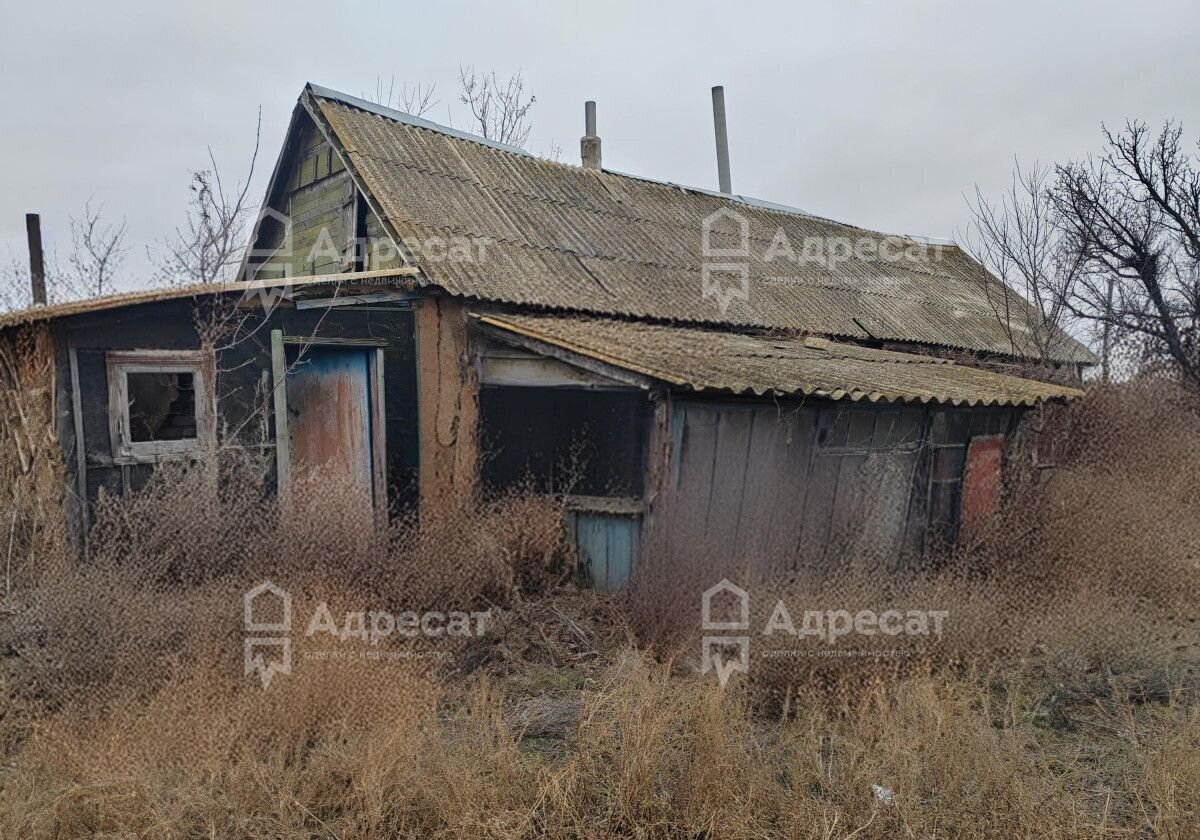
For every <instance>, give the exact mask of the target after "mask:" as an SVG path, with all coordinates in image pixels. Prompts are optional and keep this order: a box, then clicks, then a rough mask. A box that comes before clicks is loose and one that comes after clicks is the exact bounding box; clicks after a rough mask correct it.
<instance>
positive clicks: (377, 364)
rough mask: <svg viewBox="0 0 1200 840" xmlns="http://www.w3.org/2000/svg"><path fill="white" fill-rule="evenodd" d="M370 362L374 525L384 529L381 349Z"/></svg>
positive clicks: (384, 426)
mask: <svg viewBox="0 0 1200 840" xmlns="http://www.w3.org/2000/svg"><path fill="white" fill-rule="evenodd" d="M371 362H372V364H371V462H372V464H371V466H372V473H373V478H374V482H373V483H374V491H375V492H374V497H375V524H376V525H378V526H380V527H386V526H387V523H388V486H387V463H388V449H387V411H386V407H385V405H384V393H385V391H384V382H385V380H384V376H383V348H382V347H377V348H376V349H375V353H374V355H373V358H372V359H371Z"/></svg>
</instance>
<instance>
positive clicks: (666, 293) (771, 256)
mask: <svg viewBox="0 0 1200 840" xmlns="http://www.w3.org/2000/svg"><path fill="white" fill-rule="evenodd" d="M301 103H302V105H303V106H304V107H305V108H306V109H307V110H308V112H309V113H310V114H311V115H312V116H313V118H314V119H315V120H316V121H317V123H318V125H320V126H321V127H322V130H323V131H324V132H325V133H326V135H327V137H328V138H329V139H330V141H331V142H332V143H333V145H334V147H335V148H336V149H337V150H338V152H339V154H340V155H341V156H342V159H343V162H344V163H345V164H346V166H347V168H348V169H349V170H350V172H351V174H352V175H353V176H354V178H355V179H356V181H357V182H358V183H359V185H360V187H361V188H362V189H363V191H364V192H365V193H367V197H368V201H369V202H370V203H371V206H372V207H373V208H374V209H375V210H376V212H377V213H378V215H379V216H380V217H381V219H382V221H383V223H384V225H385V227H386V228H387V229H388V231H389V233H390V234H391V235H392V236H393V237H394V238H395V239H396V240H397V244H399V245H401V246H403V245H404V243H406V242H409V243H412V242H416V243H421V242H428V241H430V240H436V239H438V238H440V239H443V240H444V239H445V238H447V237H470V238H472V239H473V240H476V241H482V242H484V243H486V245H485V248H484V250H483V254H484V256H483V258H482V259H478V258H473V259H470V260H453V259H441V260H430V259H422V258H421V257H420V255H419V254H418V256H417V258H416V262H417V263H418V264H419V266H420V268H421V271H422V274H423V282H426V283H430V284H434V285H437V286H439V287H441V288H443V289H445V290H446V291H448V292H450V293H451V294H455V295H461V296H464V297H469V298H476V299H480V300H486V301H493V302H502V303H508V304H515V305H521V306H528V307H537V308H545V309H554V310H566V311H576V312H585V313H592V314H598V315H609V316H622V317H630V318H640V319H653V320H660V321H668V322H685V323H692V324H700V325H703V324H714V325H716V324H720V325H725V326H728V327H733V328H748V329H755V328H757V329H789V330H799V331H803V332H809V333H820V334H825V335H831V336H837V337H840V338H847V339H852V340H872V339H873V340H887V341H902V342H914V343H920V344H927V345H939V346H945V347H952V348H958V349H965V350H972V351H979V352H988V353H997V354H1002V355H1016V354H1017V353H1018V352H1019V351H1021V350H1022V349H1024V348H1022V347H1021V346H1020V345H1021V344H1024V345H1025V346H1026V347H1031V346H1032V344H1031V342H1029V341H1028V338H1027V332H1026V331H1024V330H1023V329H1022V325H1021V324H1020V323H1016V322H1014V323H1013V324H1012V327H1013V329H1012V331H1011V332H1013V333H1015V334H1016V335H1015V337H1014V336H1012V335H1010V330H1008V329H1006V328H1005V326H1004V325H1003V324H1002V323H1001V321H1000V319H999V318H998V317H997V315H996V311H997V310H996V304H997V303H998V302H999V301H1000V300H1001V299H1002V296H1003V295H1005V294H1009V295H1012V293H1010V292H1007V290H1006V289H1005V288H1004V287H1003V286H1002V284H1000V282H999V281H998V280H996V279H995V278H993V277H992V276H991V275H990V274H988V272H987V271H986V270H985V269H983V267H982V266H980V265H979V264H978V263H977V262H975V261H974V260H973V259H971V258H970V257H969V256H968V255H967V254H966V253H965V252H964V251H963V250H962V249H960V248H959V247H957V246H955V245H953V244H950V243H940V244H939V243H935V242H932V241H927V240H920V239H918V238H915V237H901V236H889V235H887V234H882V233H878V232H876V231H869V230H865V229H863V228H858V227H854V226H852V225H847V224H842V223H839V222H834V221H831V220H828V219H823V218H820V217H818V216H814V215H811V214H808V213H805V212H803V211H800V210H796V209H792V208H785V207H782V206H779V205H774V204H770V203H767V202H762V201H757V200H753V199H746V198H743V197H740V196H727V195H721V194H718V193H713V192H709V191H706V190H699V189H694V188H689V187H682V186H679V185H675V184H668V183H662V182H656V181H651V180H648V179H644V178H638V177H634V176H630V175H623V174H619V173H615V172H611V171H607V170H605V171H597V170H591V169H584V168H581V167H578V166H570V165H567V164H563V163H558V162H555V161H549V160H544V159H541V158H537V157H535V156H533V155H531V154H529V153H527V152H525V151H523V150H520V149H515V148H513V147H509V146H505V145H503V144H499V143H495V142H493V141H490V140H485V139H484V138H479V137H475V136H473V135H469V134H466V133H464V132H460V131H455V130H453V129H448V128H445V127H442V126H439V125H437V124H435V123H431V122H429V121H427V120H423V119H419V118H416V117H413V116H411V115H408V114H404V113H401V112H399V111H393V110H391V109H387V108H383V107H381V106H378V105H373V104H371V103H368V102H365V101H364V100H361V99H358V98H356V97H352V96H348V95H346V94H342V93H338V92H336V91H331V90H329V89H327V88H322V87H319V86H316V85H309V86H307V87H306V88H305V92H304V93H303V94H302V97H301ZM714 214H716V217H714ZM710 218H715V224H713V225H711V226H710V231H711V233H712V237H711V241H710V244H711V245H712V247H714V248H719V249H723V250H724V251H725V253H726V254H729V253H733V254H734V256H731V257H730V256H725V255H720V254H718V255H717V256H715V257H714V258H710V259H709V260H708V261H706V260H705V258H704V256H703V252H702V234H703V232H704V230H705V220H706V219H710ZM743 224H744V225H745V228H744V229H745V239H741V238H740V236H739V234H740V231H739V227H740V226H741V225H743ZM780 237H783V239H782V240H781V239H780ZM789 248H790V249H791V253H790V255H789V253H788V251H787V249H789ZM813 248H816V249H819V251H820V253H821V255H822V258H820V259H815V258H813V251H812V250H811V249H813ZM806 249H809V250H806ZM720 264H727V265H726V266H725V268H724V269H721V268H720V267H719V266H720ZM728 264H731V265H733V266H734V271H735V273H736V272H738V271H740V270H741V268H742V267H743V266H744V268H745V277H746V287H745V288H746V289H747V292H748V295H747V297H746V299H745V300H743V299H739V298H737V297H734V298H732V299H730V300H727V301H725V302H724V303H725V304H726V305H724V306H723V305H722V301H720V300H719V299H717V297H716V296H715V295H711V294H710V295H709V296H706V294H705V291H706V289H705V284H706V281H707V282H711V281H712V280H713V279H714V278H716V279H717V280H718V281H719V280H720V278H721V275H722V273H723V272H724V271H726V270H728ZM706 265H707V266H708V267H709V268H716V269H717V270H716V274H714V275H710V276H709V277H707V278H706V275H705V268H706ZM726 282H727V281H726ZM708 291H709V292H711V291H712V289H711V288H710V289H709V290H708ZM1014 297H1015V296H1014ZM1014 303H1015V305H1016V306H1017V307H1025V306H1027V305H1026V304H1024V302H1023V301H1021V300H1020V299H1019V298H1017V300H1016V301H1015V302H1014V301H1012V300H1011V298H1010V303H1009V305H1010V306H1012V305H1014ZM1026 311H1030V312H1031V311H1032V310H1026ZM1020 320H1021V319H1020V318H1018V319H1016V321H1020ZM1014 341H1015V343H1016V344H1017V345H1018V346H1017V347H1015V348H1014ZM1053 360H1054V361H1059V362H1081V363H1090V362H1093V361H1094V358H1093V356H1092V355H1091V353H1089V352H1088V350H1087V349H1086V348H1085V347H1083V346H1082V345H1081V344H1079V343H1078V342H1077V341H1075V340H1074V339H1072V338H1070V337H1069V336H1065V335H1064V336H1063V340H1062V341H1061V342H1060V343H1059V349H1057V350H1056V351H1055V352H1054V354H1053Z"/></svg>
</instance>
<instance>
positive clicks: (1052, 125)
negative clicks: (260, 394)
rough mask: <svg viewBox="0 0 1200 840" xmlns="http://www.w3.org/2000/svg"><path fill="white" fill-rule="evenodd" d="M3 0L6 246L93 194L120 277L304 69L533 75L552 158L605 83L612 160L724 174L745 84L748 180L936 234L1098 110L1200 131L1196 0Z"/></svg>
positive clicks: (754, 191) (335, 79)
mask: <svg viewBox="0 0 1200 840" xmlns="http://www.w3.org/2000/svg"><path fill="white" fill-rule="evenodd" d="M2 3H3V20H4V26H3V33H0V39H2V40H0V43H2V47H0V74H2V78H3V80H4V82H5V85H4V89H5V108H4V111H3V114H4V116H3V118H2V119H0V128H2V130H0V160H3V161H4V174H3V176H2V179H3V180H2V181H0V183H2V185H3V186H2V188H0V257H3V258H4V259H7V258H8V255H9V253H10V252H11V253H13V254H15V255H16V256H18V257H19V258H21V259H24V258H25V233H24V214H25V213H26V212H28V211H37V212H40V213H41V214H42V216H43V228H44V230H45V234H46V237H47V240H48V244H49V245H51V246H52V247H55V248H56V249H57V251H58V254H59V257H60V259H62V258H65V253H66V251H67V249H68V242H69V234H68V229H67V219H68V217H69V216H70V215H72V214H76V215H77V214H78V213H79V212H80V210H81V208H82V206H83V203H84V202H85V201H86V200H87V199H88V198H89V197H90V198H92V199H93V200H94V201H96V202H101V203H103V204H104V206H105V208H106V211H107V215H109V216H112V217H116V218H119V217H121V216H125V217H127V219H128V223H129V244H130V245H131V246H132V248H133V253H131V254H130V257H129V260H128V262H127V266H126V268H127V271H126V272H125V274H126V276H125V278H124V279H123V282H122V283H121V285H122V286H125V287H135V286H137V285H139V284H141V283H144V282H145V281H146V278H147V275H148V273H149V263H148V261H147V259H146V248H147V246H150V247H153V245H154V242H155V240H157V239H159V238H161V237H162V236H164V235H166V234H167V233H168V232H169V231H170V229H171V228H172V227H173V226H174V225H175V224H178V223H180V222H181V221H182V219H183V213H184V210H185V206H186V203H187V200H188V197H189V192H188V173H189V171H190V170H191V169H194V168H197V167H202V166H204V165H205V164H206V161H207V153H206V146H210V145H211V146H212V148H213V150H214V153H215V154H216V156H217V160H218V162H219V163H220V164H221V165H222V168H223V171H224V173H225V175H226V177H228V178H232V177H234V176H235V175H240V174H241V173H242V172H244V169H245V164H246V163H247V161H248V156H249V150H250V147H251V145H252V141H253V135H254V122H255V118H256V114H257V111H258V108H259V107H260V106H261V108H262V116H263V135H262V143H263V155H262V158H261V159H260V166H259V170H258V173H257V175H256V182H257V183H256V185H255V193H256V195H260V194H261V191H262V189H263V188H264V186H265V178H266V176H267V174H269V170H270V168H271V166H272V165H273V163H274V160H275V156H276V154H277V152H278V149H279V146H280V143H281V140H282V137H283V132H284V130H285V128H286V125H287V120H288V117H289V115H290V114H291V110H292V107H293V105H294V104H295V100H296V97H297V96H298V95H299V93H300V89H301V87H302V85H303V84H304V82H306V81H313V82H317V83H319V84H323V85H325V86H327V87H332V88H335V89H338V90H342V91H345V92H347V93H352V94H356V95H358V94H361V93H364V92H365V93H370V92H372V91H373V89H374V88H375V85H376V79H377V78H379V77H381V76H382V77H383V78H384V79H385V80H390V79H391V78H392V77H393V76H394V77H395V78H396V80H397V82H398V83H399V82H409V83H417V82H422V83H434V84H436V85H437V91H438V95H439V96H440V98H441V100H442V104H441V105H440V106H438V107H437V108H436V109H435V110H434V111H433V112H432V113H430V114H428V115H427V116H428V117H429V118H433V119H435V120H437V121H439V122H444V121H445V119H446V114H447V107H448V106H450V107H452V109H453V113H454V114H455V116H456V117H459V118H460V119H461V110H460V109H459V108H458V106H457V105H456V103H455V102H454V99H455V78H456V75H457V71H458V67H459V65H460V63H462V64H474V65H476V66H477V67H480V68H495V69H496V70H497V71H498V72H499V73H500V74H501V75H507V74H508V73H510V72H512V71H514V70H517V69H520V70H522V71H523V72H524V74H525V76H526V78H527V79H528V81H529V84H530V86H531V88H532V91H533V93H535V94H536V96H537V104H536V105H535V107H534V110H533V121H534V131H533V134H532V137H531V140H530V146H531V147H532V149H533V151H535V152H539V153H544V152H546V151H548V150H549V149H550V148H551V147H552V145H554V144H558V145H561V146H562V149H563V158H564V159H567V160H570V161H572V162H574V161H576V160H577V159H578V154H579V136H580V134H582V129H583V102H584V100H585V99H595V100H597V101H598V109H599V129H600V130H599V133H600V135H601V137H602V138H603V143H604V163H605V166H606V167H607V168H614V169H619V170H621V171H625V172H631V173H637V174H641V175H647V176H650V177H655V178H661V179H666V180H672V181H677V182H680V183H685V184H692V185H697V186H704V187H712V188H715V187H716V164H715V158H714V151H713V136H712V117H711V100H710V94H709V88H710V87H711V86H712V85H714V84H724V85H725V87H726V97H727V102H728V113H729V121H730V148H731V157H732V166H731V169H732V176H733V187H734V191H735V192H738V193H741V194H744V195H749V196H755V197H759V198H765V199H769V200H772V201H776V202H780V203H785V204H791V205H795V206H798V207H801V208H803V209H805V210H808V211H810V212H814V213H818V214H821V215H824V216H829V217H831V218H835V219H839V220H843V221H847V222H851V223H854V224H858V225H862V226H864V227H871V228H876V229H881V230H886V231H889V232H898V233H916V234H923V235H927V236H944V237H953V236H955V234H956V233H958V232H960V231H961V230H962V229H963V228H964V226H965V223H966V219H967V209H966V204H965V199H964V196H965V195H966V194H968V193H971V192H973V190H974V185H975V184H979V185H980V186H981V187H982V188H983V189H984V190H985V191H988V192H994V191H998V190H1000V189H1002V188H1003V186H1004V185H1005V183H1006V181H1007V179H1008V177H1009V173H1010V172H1011V169H1012V163H1013V158H1014V156H1017V157H1019V158H1020V159H1021V160H1022V162H1032V161H1034V160H1040V161H1043V162H1053V161H1060V160H1064V159H1069V158H1073V157H1080V156H1084V155H1086V154H1087V153H1088V152H1090V151H1093V150H1095V149H1096V148H1097V147H1098V146H1099V139H1100V135H1099V132H1100V125H1101V123H1102V122H1107V123H1120V122H1122V121H1123V120H1124V119H1126V118H1127V117H1137V118H1142V119H1146V120H1150V121H1155V122H1158V121H1161V120H1163V119H1165V118H1167V117H1173V118H1176V119H1178V120H1181V121H1182V122H1183V124H1184V128H1185V131H1186V132H1187V135H1188V137H1189V138H1197V137H1200V96H1197V81H1198V80H1200V49H1197V47H1196V44H1197V37H1198V36H1200V3H1197V2H1195V0H1190V1H1189V2H1185V0H1178V2H1171V1H1170V0H1165V1H1164V2H1139V3H1136V4H1134V3H1129V2H1120V3H1118V2H1111V0H1093V1H1092V2H1087V3H1084V2H1080V3H1051V2H1012V1H1011V0H1009V2H1003V3H994V4H991V9H990V10H987V11H984V10H981V9H979V8H978V6H979V5H980V4H978V3H964V2H962V0H958V2H873V3H867V2H854V1H853V0H841V2H833V1H832V0H830V2H808V3H802V2H794V1H793V2H774V3H752V2H740V3H728V2H724V3H708V2H699V0H687V2H682V1H681V2H675V1H674V0H672V2H657V3H653V4H651V3H649V2H623V0H607V2H601V1H600V0H595V1H594V2H589V3H576V2H569V0H559V1H558V2H553V3H551V2H511V0H509V1H508V2H505V1H504V0H493V2H479V3H465V2H438V3H422V4H419V5H418V4H406V3H396V2H392V3H385V2H336V3H334V2H322V3H317V2H310V0H291V2H288V3H265V2H254V1H253V0H240V2H229V1H228V0H208V2H204V3H194V2H184V3H130V2H104V3H94V2H88V3H83V2H74V3H54V4H51V3H36V4H35V3H17V2H16V0H2ZM460 119H456V124H461V122H460Z"/></svg>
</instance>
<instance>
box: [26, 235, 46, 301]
mask: <svg viewBox="0 0 1200 840" xmlns="http://www.w3.org/2000/svg"><path fill="white" fill-rule="evenodd" d="M25 233H26V235H27V236H28V237H29V283H30V285H31V286H32V287H33V288H32V291H33V305H34V306H45V305H46V301H47V298H46V266H45V262H44V261H43V257H42V219H41V217H40V216H39V215H38V214H37V213H26V214H25Z"/></svg>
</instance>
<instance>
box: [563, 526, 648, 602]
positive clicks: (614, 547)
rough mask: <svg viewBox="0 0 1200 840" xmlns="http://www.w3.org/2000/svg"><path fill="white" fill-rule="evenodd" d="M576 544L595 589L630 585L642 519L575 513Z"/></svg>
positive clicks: (616, 588)
mask: <svg viewBox="0 0 1200 840" xmlns="http://www.w3.org/2000/svg"><path fill="white" fill-rule="evenodd" d="M574 527H575V545H576V547H577V548H578V550H579V554H580V557H581V558H582V560H583V563H584V566H585V568H586V569H587V574H588V579H589V580H590V581H591V584H592V586H593V587H595V588H596V589H599V590H602V591H605V592H613V591H615V590H618V589H621V588H622V587H624V586H625V585H626V584H628V583H629V579H630V577H631V576H632V574H633V569H634V567H635V566H636V565H637V557H638V550H639V548H640V545H641V530H642V529H641V520H640V518H639V517H637V516H633V515H629V514H611V513H589V512H586V511H580V512H578V513H576V514H575V525H574Z"/></svg>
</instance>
